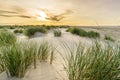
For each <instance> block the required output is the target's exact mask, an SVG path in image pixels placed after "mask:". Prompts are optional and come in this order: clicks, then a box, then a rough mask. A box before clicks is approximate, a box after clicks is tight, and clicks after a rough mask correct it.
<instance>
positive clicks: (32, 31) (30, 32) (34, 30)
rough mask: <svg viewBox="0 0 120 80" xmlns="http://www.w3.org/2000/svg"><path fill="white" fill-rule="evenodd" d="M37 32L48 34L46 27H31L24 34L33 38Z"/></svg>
mask: <svg viewBox="0 0 120 80" xmlns="http://www.w3.org/2000/svg"><path fill="white" fill-rule="evenodd" d="M36 32H41V33H46V32H47V29H46V28H44V27H40V28H33V27H29V28H27V29H26V30H25V31H24V34H25V35H26V36H28V37H32V36H33V35H34V34H35V33H36Z"/></svg>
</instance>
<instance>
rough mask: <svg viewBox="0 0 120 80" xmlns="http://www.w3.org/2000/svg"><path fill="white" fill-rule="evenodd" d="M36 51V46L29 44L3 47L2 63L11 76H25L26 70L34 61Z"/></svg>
mask: <svg viewBox="0 0 120 80" xmlns="http://www.w3.org/2000/svg"><path fill="white" fill-rule="evenodd" d="M35 51H36V48H35V46H33V45H28V44H27V45H25V44H15V45H11V46H6V47H2V54H1V57H2V61H3V62H2V65H3V66H4V69H5V71H6V72H7V73H8V75H10V76H11V77H14V76H15V77H24V75H25V73H26V70H27V69H28V67H29V66H30V65H31V64H32V63H33V62H34V58H35V57H34V55H35V53H36V52H35ZM0 62H1V61H0ZM0 66H1V65H0Z"/></svg>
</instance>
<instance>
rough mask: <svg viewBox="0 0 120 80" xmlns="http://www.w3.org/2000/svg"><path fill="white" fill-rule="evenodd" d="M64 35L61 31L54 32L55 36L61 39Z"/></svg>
mask: <svg viewBox="0 0 120 80" xmlns="http://www.w3.org/2000/svg"><path fill="white" fill-rule="evenodd" d="M61 35H62V32H61V31H60V30H59V29H56V30H54V36H55V37H60V36H61Z"/></svg>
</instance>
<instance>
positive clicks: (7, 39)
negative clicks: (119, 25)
mask: <svg viewBox="0 0 120 80" xmlns="http://www.w3.org/2000/svg"><path fill="white" fill-rule="evenodd" d="M15 42H16V36H15V35H14V34H13V33H11V32H8V31H5V30H0V46H8V45H12V44H15Z"/></svg>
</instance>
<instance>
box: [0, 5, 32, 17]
mask: <svg viewBox="0 0 120 80" xmlns="http://www.w3.org/2000/svg"><path fill="white" fill-rule="evenodd" d="M10 10H11V11H9V10H0V16H2V17H20V18H32V17H33V16H30V15H29V16H28V15H25V14H26V12H27V10H26V9H24V8H22V7H20V6H16V5H12V7H10Z"/></svg>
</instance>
